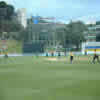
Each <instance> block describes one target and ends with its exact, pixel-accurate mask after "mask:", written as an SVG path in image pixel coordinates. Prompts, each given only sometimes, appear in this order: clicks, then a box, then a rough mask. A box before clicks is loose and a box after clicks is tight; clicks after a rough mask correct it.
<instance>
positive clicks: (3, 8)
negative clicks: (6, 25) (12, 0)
mask: <svg viewBox="0 0 100 100" xmlns="http://www.w3.org/2000/svg"><path fill="white" fill-rule="evenodd" d="M13 15H14V7H13V6H12V5H9V4H7V3H6V2H4V1H1V2H0V20H2V19H4V20H8V19H9V20H10V19H11V18H12V16H13Z"/></svg>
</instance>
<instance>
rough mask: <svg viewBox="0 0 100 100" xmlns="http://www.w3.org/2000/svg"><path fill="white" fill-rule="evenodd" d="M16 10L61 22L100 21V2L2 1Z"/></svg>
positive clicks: (85, 0)
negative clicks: (22, 9)
mask: <svg viewBox="0 0 100 100" xmlns="http://www.w3.org/2000/svg"><path fill="white" fill-rule="evenodd" d="M0 1H6V2H8V3H10V4H12V5H14V7H15V8H16V9H18V8H26V9H27V16H30V15H34V16H35V15H39V16H43V17H55V18H56V19H57V20H59V21H69V20H82V21H85V22H88V21H96V20H100V0H0Z"/></svg>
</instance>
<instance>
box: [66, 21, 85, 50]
mask: <svg viewBox="0 0 100 100" xmlns="http://www.w3.org/2000/svg"><path fill="white" fill-rule="evenodd" d="M86 30H87V27H86V25H85V24H84V23H83V22H81V21H77V22H70V23H69V24H68V25H66V27H65V29H64V31H65V38H66V39H65V41H66V46H68V45H69V46H70V47H71V46H72V45H75V46H76V47H77V49H79V46H80V44H81V43H82V42H83V41H84V40H85V38H84V32H85V31H86Z"/></svg>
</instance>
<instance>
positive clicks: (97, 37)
mask: <svg viewBox="0 0 100 100" xmlns="http://www.w3.org/2000/svg"><path fill="white" fill-rule="evenodd" d="M96 41H97V42H100V33H98V34H97V35H96Z"/></svg>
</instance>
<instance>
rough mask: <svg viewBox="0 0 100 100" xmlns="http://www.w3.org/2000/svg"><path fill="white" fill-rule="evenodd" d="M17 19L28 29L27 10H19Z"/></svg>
mask: <svg viewBox="0 0 100 100" xmlns="http://www.w3.org/2000/svg"><path fill="white" fill-rule="evenodd" d="M17 18H18V21H19V23H20V24H21V25H22V26H23V27H24V28H26V27H27V12H26V9H25V8H21V9H18V10H17Z"/></svg>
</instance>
